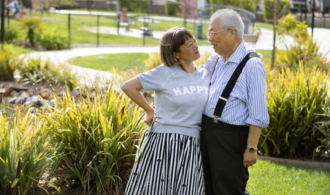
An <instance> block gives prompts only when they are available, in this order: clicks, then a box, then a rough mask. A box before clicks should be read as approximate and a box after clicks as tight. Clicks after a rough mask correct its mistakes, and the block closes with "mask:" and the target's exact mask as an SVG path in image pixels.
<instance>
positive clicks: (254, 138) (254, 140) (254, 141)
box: [243, 125, 261, 167]
mask: <svg viewBox="0 0 330 195" xmlns="http://www.w3.org/2000/svg"><path fill="white" fill-rule="evenodd" d="M260 134H261V128H260V127H258V126H254V125H250V131H249V136H248V140H247V145H249V146H252V147H254V148H257V147H258V142H259V138H260ZM256 162H257V152H250V151H249V150H248V149H245V152H244V158H243V166H244V167H249V166H252V165H254V164H255V163H256Z"/></svg>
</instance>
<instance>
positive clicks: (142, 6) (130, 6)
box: [120, 0, 150, 13]
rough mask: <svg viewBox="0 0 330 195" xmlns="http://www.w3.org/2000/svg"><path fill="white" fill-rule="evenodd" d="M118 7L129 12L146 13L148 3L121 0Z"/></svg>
mask: <svg viewBox="0 0 330 195" xmlns="http://www.w3.org/2000/svg"><path fill="white" fill-rule="evenodd" d="M120 4H121V5H120V7H122V8H124V7H126V8H127V11H130V12H141V13H148V8H149V4H150V2H149V1H131V0H121V1H120Z"/></svg>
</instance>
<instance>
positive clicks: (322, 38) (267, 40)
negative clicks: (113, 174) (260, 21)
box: [28, 28, 330, 84]
mask: <svg viewBox="0 0 330 195" xmlns="http://www.w3.org/2000/svg"><path fill="white" fill-rule="evenodd" d="M309 31H310V29H309ZM329 35H330V29H319V28H316V29H315V30H314V39H317V40H318V42H319V43H320V44H321V48H323V52H325V51H330V36H329ZM272 40H273V31H272V30H268V29H263V28H262V29H261V35H260V37H259V39H258V42H257V43H256V44H255V45H251V46H252V47H254V48H255V49H257V50H259V49H265V50H271V49H272V48H273V41H272ZM276 43H277V48H279V49H285V45H286V44H287V45H290V44H292V43H293V38H292V37H290V36H286V37H285V39H284V40H279V39H277V41H276ZM199 50H200V53H201V54H205V53H209V54H212V53H213V52H214V51H213V49H212V47H211V46H199ZM157 52H159V46H151V47H142V46H141V47H136V46H135V47H102V48H95V47H93V48H75V49H70V50H62V51H45V52H35V53H30V54H28V57H41V58H42V59H50V60H51V61H53V62H58V63H65V64H68V63H67V61H68V60H69V59H70V58H74V57H78V56H88V55H99V54H112V53H157ZM327 57H328V59H330V52H329V53H328V54H327ZM71 67H72V70H73V74H77V75H79V76H82V80H81V82H82V83H83V84H91V83H93V82H94V81H95V80H99V79H102V80H104V81H105V80H110V79H111V78H112V77H113V75H112V74H111V73H109V72H105V71H99V70H93V69H89V68H84V67H79V66H71Z"/></svg>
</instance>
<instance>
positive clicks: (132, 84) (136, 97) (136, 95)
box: [121, 77, 157, 125]
mask: <svg viewBox="0 0 330 195" xmlns="http://www.w3.org/2000/svg"><path fill="white" fill-rule="evenodd" d="M121 90H123V92H124V93H125V94H126V95H127V96H128V97H129V98H131V99H132V100H133V101H134V102H135V103H136V104H137V105H139V106H140V107H141V108H142V109H143V110H144V111H145V112H146V113H147V115H146V119H145V122H146V123H147V124H148V125H150V124H151V121H156V118H157V117H156V114H155V111H154V109H153V108H152V107H151V106H150V105H149V104H148V102H147V101H146V99H144V97H143V96H142V94H141V93H140V91H141V90H143V87H142V85H141V83H140V81H139V79H138V78H137V77H134V78H132V79H130V80H128V81H126V82H125V83H124V84H123V85H122V86H121Z"/></svg>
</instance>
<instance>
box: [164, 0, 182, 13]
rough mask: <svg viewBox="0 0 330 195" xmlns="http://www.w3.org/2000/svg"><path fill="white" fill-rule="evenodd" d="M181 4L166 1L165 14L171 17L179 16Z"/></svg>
mask: <svg viewBox="0 0 330 195" xmlns="http://www.w3.org/2000/svg"><path fill="white" fill-rule="evenodd" d="M180 5H181V4H180V3H175V2H171V1H166V4H165V14H166V15H170V16H179V15H180V12H181V8H180Z"/></svg>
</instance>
